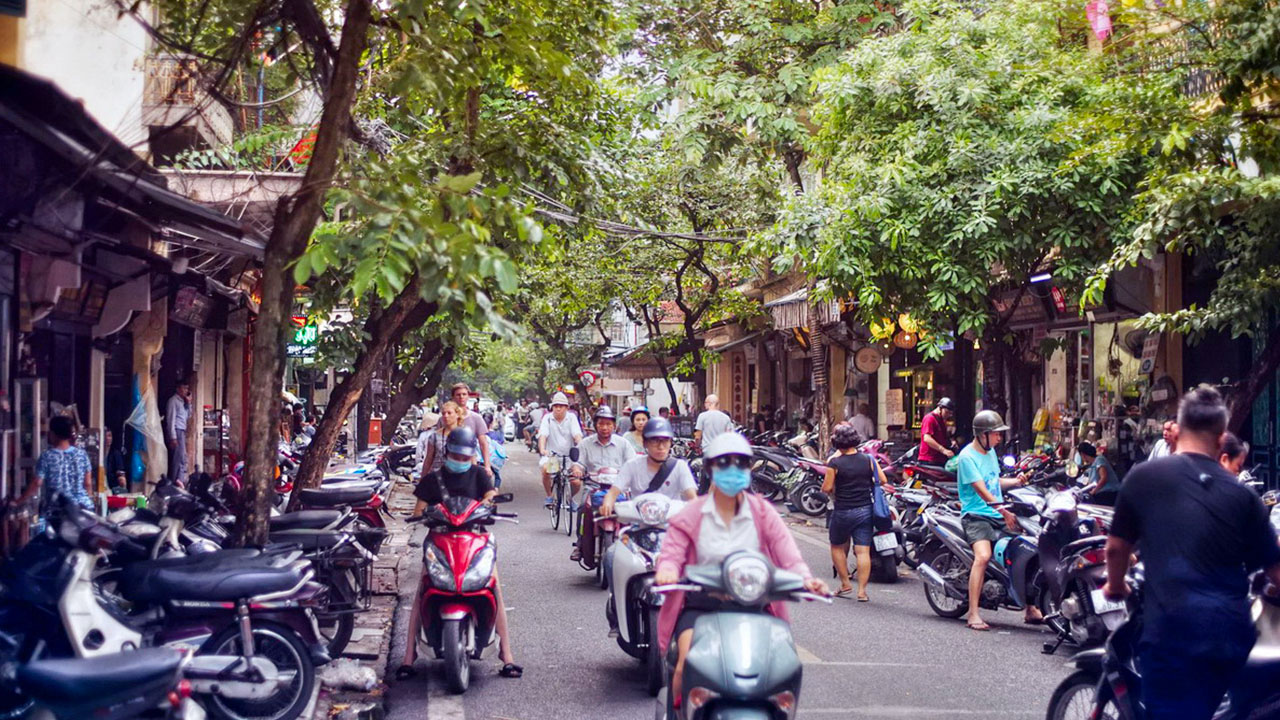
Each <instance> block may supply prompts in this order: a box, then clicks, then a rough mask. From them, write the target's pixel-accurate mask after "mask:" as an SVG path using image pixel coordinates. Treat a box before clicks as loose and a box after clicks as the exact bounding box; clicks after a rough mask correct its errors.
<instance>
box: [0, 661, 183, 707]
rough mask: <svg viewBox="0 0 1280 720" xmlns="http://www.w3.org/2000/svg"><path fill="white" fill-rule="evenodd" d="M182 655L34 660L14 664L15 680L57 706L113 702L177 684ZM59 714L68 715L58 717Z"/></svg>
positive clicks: (36, 695) (25, 689)
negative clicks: (15, 666) (21, 664)
mask: <svg viewBox="0 0 1280 720" xmlns="http://www.w3.org/2000/svg"><path fill="white" fill-rule="evenodd" d="M181 663H182V653H181V652H179V651H177V650H174V649H172V648H167V647H156V648H140V649H137V650H131V651H128V652H122V653H114V654H110V655H101V656H99V657H93V658H66V659H59V660H36V661H33V662H30V663H27V664H26V665H23V666H22V667H20V668H18V684H19V686H20V687H21V688H22V689H23V690H24V691H25V692H27V693H29V694H31V696H32V697H35V698H36V699H38V700H40V701H41V702H44V703H46V704H49V705H56V706H58V707H69V706H80V705H84V704H86V703H93V704H94V705H96V706H98V707H103V706H106V705H110V704H113V703H114V702H116V701H118V698H117V696H120V695H124V696H127V697H138V696H141V695H144V694H151V693H152V692H156V691H159V690H165V689H172V688H173V687H174V686H176V685H177V681H178V669H179V667H180V665H181ZM62 717H68V716H67V715H63V716H62Z"/></svg>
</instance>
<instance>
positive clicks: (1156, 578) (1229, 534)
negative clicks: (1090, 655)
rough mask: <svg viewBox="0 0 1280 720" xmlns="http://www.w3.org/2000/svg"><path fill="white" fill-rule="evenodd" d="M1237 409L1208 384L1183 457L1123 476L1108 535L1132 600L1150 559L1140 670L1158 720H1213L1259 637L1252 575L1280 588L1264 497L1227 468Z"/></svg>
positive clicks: (1116, 583) (1110, 576) (1184, 438)
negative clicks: (1226, 442) (1225, 448)
mask: <svg viewBox="0 0 1280 720" xmlns="http://www.w3.org/2000/svg"><path fill="white" fill-rule="evenodd" d="M1228 417H1229V415H1228V412H1227V408H1226V406H1225V405H1224V404H1223V401H1222V395H1221V394H1219V393H1218V391H1217V390H1215V389H1214V388H1212V387H1210V386H1208V385H1201V386H1200V387H1198V388H1195V389H1193V390H1191V391H1190V392H1188V393H1187V394H1186V395H1184V396H1183V398H1182V401H1181V402H1180V403H1179V404H1178V431H1177V432H1178V434H1177V449H1176V450H1175V451H1174V454H1173V455H1171V456H1168V457H1162V458H1157V459H1155V460H1150V461H1148V462H1145V463H1143V464H1141V465H1139V466H1138V467H1136V468H1134V469H1133V472H1131V473H1129V476H1128V477H1126V478H1125V482H1124V486H1123V487H1122V488H1121V489H1120V496H1119V498H1117V500H1116V510H1115V518H1114V520H1113V521H1112V524H1111V529H1110V535H1109V537H1108V538H1107V548H1106V557H1107V584H1106V586H1105V593H1106V595H1107V596H1108V597H1110V598H1113V599H1119V598H1123V597H1126V596H1128V595H1129V593H1130V588H1129V584H1128V581H1127V579H1126V575H1127V573H1128V571H1129V563H1130V558H1131V557H1132V555H1133V553H1134V551H1135V550H1137V551H1138V552H1140V553H1142V563H1143V567H1144V577H1145V579H1144V581H1143V587H1142V610H1143V621H1142V636H1141V638H1140V640H1139V645H1138V669H1139V671H1140V672H1141V675H1142V686H1141V692H1142V701H1143V704H1144V705H1145V706H1146V716H1147V717H1148V718H1151V719H1152V720H1166V719H1173V718H1176V719H1177V720H1208V718H1210V717H1212V716H1213V714H1214V712H1215V711H1216V710H1217V708H1218V705H1219V703H1220V701H1221V700H1222V697H1223V695H1224V694H1225V693H1226V691H1227V688H1228V687H1229V686H1230V685H1231V683H1232V680H1233V679H1235V677H1236V675H1237V673H1238V672H1239V671H1240V669H1241V668H1242V667H1243V666H1244V662H1245V659H1246V658H1247V657H1248V656H1249V652H1250V650H1252V648H1253V645H1254V642H1255V640H1256V639H1257V635H1256V631H1255V629H1254V624H1253V619H1252V616H1251V615H1250V611H1249V608H1250V605H1249V576H1250V574H1251V573H1253V572H1254V571H1255V570H1258V569H1264V570H1265V571H1266V574H1267V576H1268V577H1269V578H1270V580H1271V582H1272V584H1273V585H1277V586H1280V545H1277V543H1276V533H1275V530H1273V529H1272V527H1271V524H1270V522H1269V520H1268V517H1267V511H1266V508H1265V507H1263V505H1262V501H1261V500H1260V499H1259V498H1258V496H1257V495H1256V494H1254V492H1253V491H1252V490H1250V489H1249V488H1247V487H1245V486H1243V485H1241V484H1240V483H1239V482H1238V481H1237V480H1236V478H1235V476H1233V475H1232V474H1231V473H1229V472H1227V471H1226V470H1224V469H1223V468H1222V466H1221V465H1219V464H1218V457H1219V455H1220V454H1221V448H1222V440H1223V436H1224V435H1225V434H1226V430H1227V420H1228Z"/></svg>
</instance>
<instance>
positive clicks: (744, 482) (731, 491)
mask: <svg viewBox="0 0 1280 720" xmlns="http://www.w3.org/2000/svg"><path fill="white" fill-rule="evenodd" d="M711 482H713V483H715V486H716V487H718V488H720V492H722V493H724V494H725V495H737V494H738V493H740V492H742V491H743V490H746V489H747V488H749V487H751V471H750V470H748V469H746V468H740V467H728V468H720V469H717V470H716V471H715V472H714V473H712V475H711Z"/></svg>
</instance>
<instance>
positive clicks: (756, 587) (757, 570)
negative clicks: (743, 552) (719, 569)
mask: <svg viewBox="0 0 1280 720" xmlns="http://www.w3.org/2000/svg"><path fill="white" fill-rule="evenodd" d="M724 579H725V587H726V588H727V589H728V590H729V595H730V596H731V597H732V598H733V599H734V600H735V601H737V602H739V603H741V604H743V605H754V604H756V603H757V602H759V601H760V599H761V598H763V597H764V595H765V593H767V592H768V591H769V565H768V563H766V562H765V561H764V560H762V559H760V558H758V557H753V556H747V557H741V558H737V559H735V560H733V561H731V562H729V563H728V564H726V565H725V568H724Z"/></svg>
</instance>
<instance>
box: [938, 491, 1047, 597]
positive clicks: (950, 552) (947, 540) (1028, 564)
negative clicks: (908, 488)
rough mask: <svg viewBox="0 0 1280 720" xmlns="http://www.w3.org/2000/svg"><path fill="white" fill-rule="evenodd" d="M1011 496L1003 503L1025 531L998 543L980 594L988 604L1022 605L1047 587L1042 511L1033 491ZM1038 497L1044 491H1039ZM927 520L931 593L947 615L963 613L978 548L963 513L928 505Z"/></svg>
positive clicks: (988, 565)
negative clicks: (1042, 555) (1042, 572)
mask: <svg viewBox="0 0 1280 720" xmlns="http://www.w3.org/2000/svg"><path fill="white" fill-rule="evenodd" d="M1008 495H1010V498H1011V501H1010V502H1006V503H1003V504H1001V505H1000V507H1006V508H1008V509H1009V510H1011V511H1012V512H1013V513H1014V515H1016V516H1017V520H1018V524H1019V525H1020V529H1021V534H1017V535H1015V534H1006V535H1005V536H1004V537H1002V538H1000V540H998V541H996V543H995V546H994V547H993V548H992V553H991V562H990V563H988V564H987V574H986V579H985V581H984V583H983V586H982V595H981V597H980V599H979V602H980V604H981V605H982V607H984V608H988V609H992V610H995V609H998V608H1001V607H1005V608H1011V609H1017V610H1022V609H1025V608H1026V607H1027V606H1028V605H1036V604H1038V602H1039V598H1040V594H1041V593H1042V592H1043V588H1042V580H1041V577H1040V568H1039V564H1040V563H1039V552H1038V548H1037V547H1036V538H1037V537H1038V536H1039V535H1040V524H1039V521H1038V519H1037V518H1038V516H1039V511H1038V510H1037V509H1036V507H1035V505H1034V504H1032V502H1030V496H1031V495H1032V493H1028V494H1025V495H1023V496H1021V497H1019V495H1018V493H1017V491H1010V492H1009V493H1008ZM1037 497H1038V496H1037ZM924 522H925V525H926V526H927V527H928V529H929V538H928V540H926V541H925V546H924V547H923V548H921V551H920V553H921V559H922V561H921V563H920V566H919V568H917V570H918V572H919V573H920V579H921V580H923V581H924V592H925V599H926V600H927V601H928V603H929V607H930V609H932V610H933V612H934V613H935V614H937V615H939V616H941V617H945V618H958V617H960V616H962V615H964V614H965V613H967V612H968V611H969V568H970V567H972V566H973V549H972V548H971V547H970V546H969V540H968V538H967V537H966V536H965V532H964V528H963V526H962V525H961V523H960V517H959V516H957V515H952V514H950V513H947V512H943V511H940V510H938V509H931V510H926V511H925V512H924Z"/></svg>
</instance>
